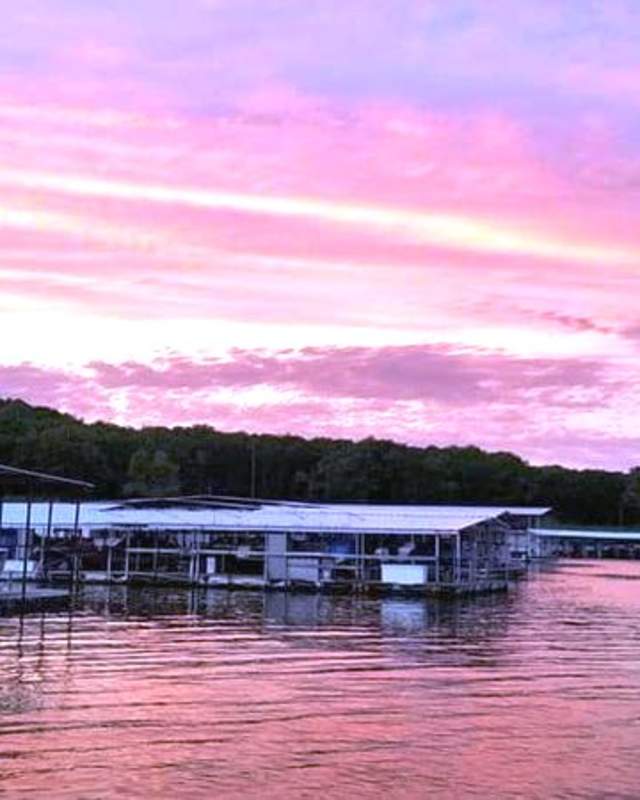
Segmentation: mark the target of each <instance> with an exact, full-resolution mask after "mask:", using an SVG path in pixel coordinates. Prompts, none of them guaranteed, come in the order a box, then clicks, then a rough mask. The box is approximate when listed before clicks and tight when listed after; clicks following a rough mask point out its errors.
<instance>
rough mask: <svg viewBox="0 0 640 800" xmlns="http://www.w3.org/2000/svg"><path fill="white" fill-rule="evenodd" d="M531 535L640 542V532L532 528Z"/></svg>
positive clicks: (551, 537) (550, 537)
mask: <svg viewBox="0 0 640 800" xmlns="http://www.w3.org/2000/svg"><path fill="white" fill-rule="evenodd" d="M530 532H531V533H535V534H537V535H538V536H544V537H545V538H549V539H594V540H597V541H617V542H621V541H624V542H640V531H595V530H591V531H590V530H575V529H566V530H563V529H562V528H531V531H530Z"/></svg>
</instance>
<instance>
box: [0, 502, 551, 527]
mask: <svg viewBox="0 0 640 800" xmlns="http://www.w3.org/2000/svg"><path fill="white" fill-rule="evenodd" d="M131 506H133V507H131ZM544 511H545V510H544V509H530V508H526V509H519V508H514V507H502V506H491V507H483V506H398V505H393V506H384V505H379V506H377V505H364V504H345V505H341V504H310V503H308V504H303V503H287V502H281V503H275V504H262V503H260V502H259V501H258V502H257V503H255V505H245V506H242V505H240V506H238V507H233V506H227V507H225V506H220V505H217V506H215V507H199V506H197V507H194V506H192V505H188V504H187V505H186V506H185V504H184V503H180V502H178V503H175V504H173V505H170V504H168V503H167V500H165V501H161V507H159V508H158V507H153V504H152V503H144V504H136V503H134V504H127V503H126V502H125V503H122V502H119V501H114V502H111V503H109V502H100V503H84V504H83V505H82V506H81V509H80V518H79V524H80V525H81V526H82V527H83V528H106V527H117V526H140V527H147V528H156V529H161V528H172V529H175V528H192V527H194V528H204V529H207V530H221V531H222V530H225V531H314V532H327V533H330V532H335V533H357V532H362V533H365V532H370V533H375V532H380V533H390V534H393V533H398V534H403V533H404V534H406V533H425V532H431V533H441V534H451V533H457V532H459V531H462V530H464V529H465V528H469V527H471V526H473V525H477V524H479V523H482V522H487V521H490V520H494V519H497V518H498V517H501V516H503V515H505V514H519V515H526V516H538V515H540V514H542V513H544ZM75 513H76V506H75V504H73V503H56V504H55V505H54V506H53V525H54V526H56V527H70V526H73V524H74V519H75ZM48 514H49V504H48V503H33V505H32V511H31V520H32V524H33V525H40V526H42V525H46V524H47V519H48ZM25 518H26V503H13V502H5V503H3V504H2V524H3V525H4V526H5V527H10V526H12V525H15V526H19V525H24V524H25Z"/></svg>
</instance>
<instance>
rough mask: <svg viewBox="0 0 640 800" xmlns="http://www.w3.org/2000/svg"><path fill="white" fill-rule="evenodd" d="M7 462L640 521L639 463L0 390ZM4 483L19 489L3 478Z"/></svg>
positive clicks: (571, 518) (129, 482) (130, 483)
mask: <svg viewBox="0 0 640 800" xmlns="http://www.w3.org/2000/svg"><path fill="white" fill-rule="evenodd" d="M0 463H5V464H10V465H13V466H17V467H23V468H27V469H36V470H42V471H46V472H52V473H56V474H59V475H64V476H68V477H72V478H78V479H82V480H88V481H91V482H93V483H95V484H96V487H97V489H96V491H95V493H94V495H93V497H94V498H96V499H98V498H118V497H123V496H146V495H154V496H167V495H176V494H229V495H240V496H251V495H252V494H255V496H257V497H263V498H287V499H298V500H333V501H345V500H352V501H364V500H368V501H373V502H396V503H442V504H474V503H477V504H495V505H502V504H505V505H550V506H553V508H554V511H555V515H556V517H557V518H558V520H559V521H561V522H564V523H578V524H583V525H618V524H625V525H638V524H640V471H636V470H633V471H631V473H629V474H625V473H622V472H608V471H604V470H572V469H565V468H563V467H560V466H549V467H532V466H530V465H529V464H527V463H526V462H525V461H523V460H522V459H521V458H519V457H518V456H515V455H513V454H511V453H487V452H484V451H483V450H480V449H479V448H477V447H445V448H439V447H426V448H420V447H409V446H407V445H402V444H397V443H395V442H391V441H386V440H379V439H365V440H363V441H360V442H352V441H347V440H340V439H326V438H318V439H303V438H300V437H297V436H271V435H259V436H251V435H249V434H246V433H222V432H220V431H217V430H215V429H214V428H211V427H208V426H203V425H197V426H193V427H190V428H162V427H157V428H156V427H153V428H143V429H141V430H137V429H133V428H127V427H121V426H118V425H112V424H107V423H103V422H98V423H93V424H86V423H84V422H82V421H81V420H78V419H76V418H74V417H72V416H70V415H68V414H61V413H59V412H57V411H54V410H52V409H48V408H41V407H33V406H30V405H28V404H27V403H24V402H22V401H19V400H0ZM2 489H3V491H4V493H5V495H7V494H10V493H11V492H13V493H14V494H15V493H17V492H19V491H20V490H19V489H17V488H16V487H13V488H12V486H11V484H10V482H7V481H5V482H4V483H3V484H2Z"/></svg>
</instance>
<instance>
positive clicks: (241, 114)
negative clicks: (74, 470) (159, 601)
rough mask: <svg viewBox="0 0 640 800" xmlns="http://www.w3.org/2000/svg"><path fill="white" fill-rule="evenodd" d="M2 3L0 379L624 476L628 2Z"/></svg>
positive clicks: (66, 402)
mask: <svg viewBox="0 0 640 800" xmlns="http://www.w3.org/2000/svg"><path fill="white" fill-rule="evenodd" d="M0 4H1V6H2V17H3V23H2V26H1V27H0V396H10V397H19V398H22V399H24V400H26V401H29V402H35V403H40V404H45V405H50V406H53V407H56V408H59V409H61V410H65V411H69V412H72V413H74V414H77V415H79V416H81V417H83V418H84V419H86V420H95V419H106V420H111V421H115V422H118V423H125V424H130V425H136V426H139V425H149V424H152V425H156V424H167V425H188V424H193V423H206V424H210V425H213V426H215V427H216V428H218V429H220V430H239V429H243V430H247V431H252V432H271V433H294V434H301V435H304V436H337V437H346V438H354V439H360V438H364V437H367V436H375V437H378V438H391V439H395V440H397V441H402V442H408V443H411V444H417V445H427V444H436V445H442V446H444V445H451V444H456V445H467V444H474V445H478V446H480V447H483V448H486V449H490V450H511V451H513V452H516V453H518V454H519V455H521V456H523V457H524V458H526V459H527V460H529V461H531V462H532V463H536V464H538V463H561V464H565V465H568V466H576V467H604V468H611V469H628V468H630V467H632V466H633V465H636V464H638V463H640V413H639V409H640V377H639V372H640V370H639V369H638V367H639V365H640V226H639V225H638V214H639V212H640V113H639V112H640V89H639V87H640V6H639V4H638V2H637V0H603V1H602V2H600V1H599V0H536V2H535V3H523V2H521V0H446V1H445V0H305V1H304V2H300V0H127V1H126V2H125V0H21V2H19V3H14V2H11V3H10V2H8V0H0Z"/></svg>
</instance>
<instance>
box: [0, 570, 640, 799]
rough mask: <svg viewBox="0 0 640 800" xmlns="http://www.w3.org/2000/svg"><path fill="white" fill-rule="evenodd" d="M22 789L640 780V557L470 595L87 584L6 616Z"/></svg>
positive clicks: (256, 790)
mask: <svg viewBox="0 0 640 800" xmlns="http://www.w3.org/2000/svg"><path fill="white" fill-rule="evenodd" d="M0 676H1V679H2V683H1V685H0V795H1V796H3V797H8V798H23V797H35V798H51V799H52V800H54V799H55V798H74V800H76V798H91V799H92V800H93V799H94V798H100V799H101V800H102V799H103V798H104V799H106V800H109V799H110V798H127V799H129V798H132V799H134V800H135V798H185V799H186V798H276V797H277V798H323V799H324V798H364V797H369V798H447V800H449V799H451V798H483V800H485V799H486V800H500V799H501V798H510V799H511V798H525V799H526V800H529V798H541V799H543V798H544V799H545V800H546V798H598V800H599V799H600V798H629V799H631V798H634V800H635V799H636V798H640V564H639V563H635V562H619V561H600V562H585V561H583V562H566V563H564V564H562V565H561V566H557V567H555V568H554V569H553V570H552V571H549V572H542V573H540V574H539V575H538V576H537V577H536V578H534V579H532V580H530V581H529V582H527V583H524V584H522V585H521V586H520V587H519V588H518V589H517V590H516V591H515V592H514V593H513V594H511V595H509V596H508V597H507V596H494V597H484V598H480V599H476V600H471V601H460V602H439V603H438V602H434V601H414V600H402V599H384V600H360V599H351V598H330V597H324V596H315V595H314V596H311V595H309V596H307V595H303V596H288V597H285V596H284V595H278V594H271V595H262V594H258V593H256V594H253V593H231V594H227V593H224V592H221V591H213V592H209V593H201V594H200V595H199V596H194V595H193V594H191V593H188V592H180V591H173V592H170V593H158V592H154V591H149V590H135V591H134V590H131V589H129V590H126V589H123V588H117V589H111V590H108V589H99V590H95V589H93V590H87V591H85V594H84V596H83V597H82V598H80V599H79V602H78V606H77V608H76V609H75V610H74V611H73V613H72V614H69V613H61V614H47V615H30V616H27V617H25V618H24V619H23V620H20V619H18V618H5V619H0Z"/></svg>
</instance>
